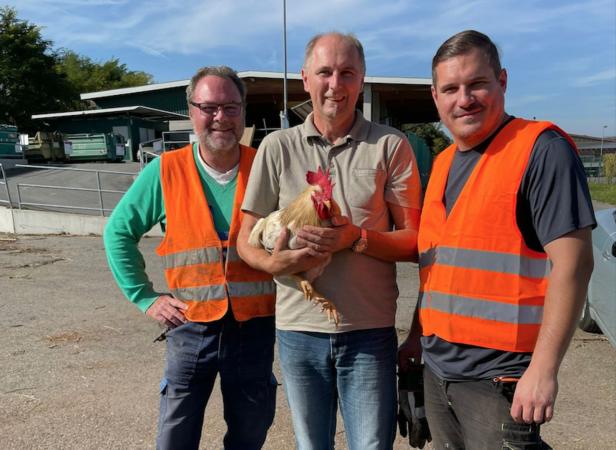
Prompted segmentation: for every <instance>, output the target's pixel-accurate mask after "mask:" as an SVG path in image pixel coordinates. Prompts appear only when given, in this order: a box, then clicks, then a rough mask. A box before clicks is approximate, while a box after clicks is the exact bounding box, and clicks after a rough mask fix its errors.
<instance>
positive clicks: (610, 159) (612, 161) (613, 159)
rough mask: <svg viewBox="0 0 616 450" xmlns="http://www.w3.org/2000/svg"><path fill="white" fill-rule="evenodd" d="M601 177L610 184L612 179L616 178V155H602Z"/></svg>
mask: <svg viewBox="0 0 616 450" xmlns="http://www.w3.org/2000/svg"><path fill="white" fill-rule="evenodd" d="M603 176H604V177H605V178H606V179H607V182H608V183H611V182H612V178H614V177H616V153H608V154H606V155H603Z"/></svg>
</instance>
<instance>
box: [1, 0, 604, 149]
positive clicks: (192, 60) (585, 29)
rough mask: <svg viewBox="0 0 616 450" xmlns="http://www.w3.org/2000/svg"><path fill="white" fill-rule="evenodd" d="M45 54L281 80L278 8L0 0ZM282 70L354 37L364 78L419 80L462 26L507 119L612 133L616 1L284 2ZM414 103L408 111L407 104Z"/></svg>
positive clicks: (243, 1)
mask: <svg viewBox="0 0 616 450" xmlns="http://www.w3.org/2000/svg"><path fill="white" fill-rule="evenodd" d="M0 5H8V6H11V7H14V8H15V9H16V10H17V14H18V17H19V18H20V19H22V20H27V21H29V22H32V23H34V24H37V25H39V26H40V27H41V29H42V34H43V37H44V38H45V39H49V40H51V41H52V42H53V46H54V48H66V49H70V50H73V51H76V52H77V53H79V54H81V55H84V56H88V57H90V58H92V59H93V60H95V61H97V62H102V61H106V60H108V59H110V58H118V59H119V60H120V62H122V63H124V64H126V65H127V67H128V68H129V69H130V70H141V71H144V72H148V73H150V74H152V75H153V77H154V81H155V82H167V81H176V80H185V79H188V78H190V77H191V76H192V74H193V73H194V72H195V71H196V69H198V68H199V67H201V66H204V65H221V64H224V65H228V66H230V67H232V68H234V69H235V70H238V71H247V70H255V71H272V72H283V70H284V48H283V31H282V30H283V26H282V23H283V0H254V1H253V0H200V1H197V0H184V1H174V0H147V1H143V0H19V1H17V0H0ZM286 9H287V55H288V63H287V66H288V71H289V72H295V73H298V72H299V71H300V69H301V64H302V60H303V54H304V47H305V44H306V42H307V41H308V40H309V39H310V37H312V36H313V35H314V34H316V33H319V32H324V31H330V30H337V31H341V32H352V33H354V34H355V35H356V36H357V37H358V38H359V40H360V41H361V42H362V44H363V45H364V48H365V54H366V65H367V75H369V76H391V77H420V78H429V77H430V74H431V60H432V57H433V55H434V53H435V51H436V49H437V48H438V47H439V46H440V45H441V44H442V43H443V42H444V41H445V40H446V39H447V38H449V37H450V36H451V35H453V34H455V33H457V32H459V31H463V30H466V29H475V30H478V31H481V32H483V33H485V34H487V35H488V36H490V38H491V39H492V40H493V41H494V42H495V43H496V45H497V46H498V48H499V50H500V52H501V62H502V65H503V67H505V68H506V69H507V72H508V87H507V94H506V109H507V112H508V113H510V114H513V115H515V116H518V117H526V118H533V117H535V118H536V119H542V120H550V121H553V122H555V123H556V124H557V125H559V126H560V127H561V128H563V129H565V130H566V131H568V132H570V133H576V134H587V135H591V136H598V137H600V136H601V135H602V133H603V134H604V135H605V136H616V0H584V1H580V0H557V1H555V0H466V1H460V0H437V1H434V0H432V1H428V0H407V1H401V0H389V1H388V0H381V1H377V0H287V5H286ZM409 107H412V105H409Z"/></svg>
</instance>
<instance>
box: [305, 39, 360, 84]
mask: <svg viewBox="0 0 616 450" xmlns="http://www.w3.org/2000/svg"><path fill="white" fill-rule="evenodd" d="M322 39H327V40H332V41H339V42H341V43H344V44H346V45H348V46H349V47H351V48H353V49H354V50H355V51H356V52H357V56H358V57H359V61H360V64H361V70H362V74H364V75H365V74H366V59H365V57H364V47H363V46H362V45H361V42H359V40H358V39H357V38H356V37H355V35H354V34H352V33H349V34H343V33H339V32H337V31H331V32H329V33H320V34H317V35H316V36H314V37H313V38H312V39H310V40H309V41H308V44H306V53H305V54H304V68H308V67H309V66H310V63H311V62H312V55H313V53H314V48H315V47H316V45H317V43H319V41H321V40H322Z"/></svg>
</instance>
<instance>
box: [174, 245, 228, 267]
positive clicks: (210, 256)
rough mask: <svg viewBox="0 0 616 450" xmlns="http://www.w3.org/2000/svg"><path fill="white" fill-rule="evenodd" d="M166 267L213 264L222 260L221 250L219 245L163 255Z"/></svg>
mask: <svg viewBox="0 0 616 450" xmlns="http://www.w3.org/2000/svg"><path fill="white" fill-rule="evenodd" d="M163 261H164V264H165V269H172V268H175V267H182V266H190V265H193V264H213V263H219V262H222V255H221V251H220V249H219V248H217V247H206V248H198V249H195V250H187V251H185V252H178V253H171V254H169V255H164V256H163Z"/></svg>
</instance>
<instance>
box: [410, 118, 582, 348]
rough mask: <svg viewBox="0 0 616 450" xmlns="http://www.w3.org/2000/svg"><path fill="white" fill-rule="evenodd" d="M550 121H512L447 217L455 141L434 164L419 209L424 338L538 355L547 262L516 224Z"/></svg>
mask: <svg viewBox="0 0 616 450" xmlns="http://www.w3.org/2000/svg"><path fill="white" fill-rule="evenodd" d="M547 129H555V130H556V131H558V132H559V133H561V134H562V135H563V136H564V137H566V138H567V139H568V141H569V142H570V144H571V145H572V146H573V148H575V144H574V143H573V141H572V140H571V138H569V136H567V134H566V133H564V132H563V131H562V130H560V129H559V128H558V127H556V126H555V125H553V124H551V123H549V122H531V121H527V120H523V119H514V120H512V121H511V122H510V123H508V124H507V125H506V126H505V127H504V128H503V129H502V130H501V131H500V132H499V133H498V135H497V136H496V137H495V138H494V140H493V141H492V143H491V144H490V145H489V147H488V148H487V149H486V151H485V152H484V154H483V155H482V156H481V157H480V159H479V161H478V162H477V164H476V166H475V168H474V169H473V172H472V173H471V175H470V176H469V178H468V180H467V182H466V185H465V186H464V188H463V189H462V191H461V192H460V195H459V197H458V199H457V200H456V203H455V205H454V207H453V208H452V210H451V211H450V213H449V215H448V216H446V212H445V206H444V205H443V198H444V195H445V186H446V183H447V177H448V175H449V169H450V167H451V164H452V161H453V158H454V155H455V152H456V146H455V144H454V145H451V146H449V147H448V148H447V149H446V150H444V151H443V152H442V153H441V154H440V155H439V156H438V157H437V158H436V161H435V163H434V167H433V170H432V174H431V177H430V181H429V183H428V188H427V190H426V196H425V199H424V207H423V210H422V214H421V222H420V226H419V235H418V248H419V267H420V272H419V273H420V289H419V291H420V292H419V307H420V311H419V318H420V321H421V325H422V328H423V335H424V336H430V335H433V334H434V335H437V336H439V337H440V338H442V339H444V340H446V341H449V342H455V343H460V344H468V345H474V346H478V347H486V348H492V349H498V350H504V351H511V352H532V351H533V349H534V347H535V342H536V341H537V335H538V333H539V327H540V326H541V321H542V318H543V302H544V298H545V293H546V289H547V276H548V274H549V270H550V264H549V260H548V258H547V255H546V254H545V253H543V252H537V251H534V250H532V249H530V248H529V247H528V246H527V245H526V243H525V242H524V239H523V237H522V234H521V232H520V230H519V228H518V225H517V222H516V200H517V194H518V190H519V187H520V183H521V181H522V177H523V175H524V172H525V170H526V167H527V165H528V161H529V159H530V155H531V152H532V149H533V146H534V144H535V141H536V140H537V137H538V136H539V134H541V133H542V132H543V131H545V130H547Z"/></svg>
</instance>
